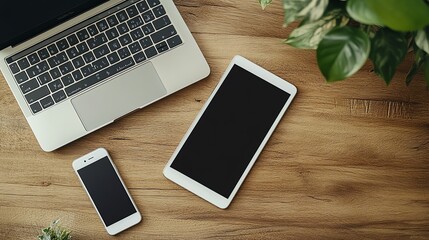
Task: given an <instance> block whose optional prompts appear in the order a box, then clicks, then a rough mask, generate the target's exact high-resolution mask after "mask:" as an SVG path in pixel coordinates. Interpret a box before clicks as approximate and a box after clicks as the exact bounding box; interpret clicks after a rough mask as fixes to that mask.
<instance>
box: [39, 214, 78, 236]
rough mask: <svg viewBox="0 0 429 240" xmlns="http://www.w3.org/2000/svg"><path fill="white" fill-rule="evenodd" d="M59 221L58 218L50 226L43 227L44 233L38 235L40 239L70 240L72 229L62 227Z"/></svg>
mask: <svg viewBox="0 0 429 240" xmlns="http://www.w3.org/2000/svg"><path fill="white" fill-rule="evenodd" d="M59 222H60V220H59V219H57V220H55V221H53V222H52V223H51V225H49V227H47V228H44V229H42V233H41V234H40V235H39V236H38V237H37V238H38V240H70V239H71V238H72V237H71V235H70V231H67V230H65V229H64V228H63V227H61V225H60V224H59Z"/></svg>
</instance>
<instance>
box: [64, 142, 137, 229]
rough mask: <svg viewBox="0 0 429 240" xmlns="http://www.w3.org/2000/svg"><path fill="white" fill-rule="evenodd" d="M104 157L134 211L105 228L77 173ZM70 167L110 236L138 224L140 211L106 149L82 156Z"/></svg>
mask: <svg viewBox="0 0 429 240" xmlns="http://www.w3.org/2000/svg"><path fill="white" fill-rule="evenodd" d="M104 157H107V158H108V159H109V161H110V164H112V166H113V169H114V170H115V172H116V175H117V176H118V178H119V180H120V181H121V183H122V186H123V187H124V189H125V191H126V193H127V195H128V197H129V198H130V200H131V203H132V204H133V206H134V208H135V209H136V212H135V213H133V214H131V215H129V216H128V217H126V218H124V219H121V220H119V221H118V222H116V223H113V224H111V225H109V226H106V224H105V222H104V220H103V218H102V217H101V214H100V212H99V211H98V209H97V206H96V205H95V203H94V201H93V200H92V197H91V195H90V194H89V192H88V190H87V189H86V186H85V183H84V182H83V181H82V178H81V177H80V175H79V173H78V170H79V169H82V168H85V167H86V166H88V165H91V164H93V163H94V162H96V161H98V160H100V159H102V158H104ZM72 165H73V169H74V171H75V173H76V175H77V176H78V178H79V181H80V183H81V184H82V186H83V188H84V189H85V192H86V194H87V195H88V197H89V199H90V200H91V203H92V205H93V206H94V208H95V210H96V211H97V214H98V216H99V217H100V219H101V222H102V223H103V225H104V228H105V229H106V231H107V232H108V233H109V234H110V235H116V234H118V233H120V232H122V231H124V230H125V229H127V228H130V227H132V226H134V225H136V224H137V223H139V222H140V221H141V219H142V217H141V214H140V211H139V210H138V208H137V206H136V204H135V203H134V200H133V198H132V197H131V195H130V193H129V192H128V189H127V187H126V186H125V184H124V181H123V180H122V178H121V175H119V172H118V169H117V168H116V166H115V164H114V163H113V161H112V158H111V157H110V155H109V153H108V152H107V150H106V149H104V148H98V149H96V150H94V151H92V152H90V153H88V154H86V155H85V156H82V157H80V158H78V159H76V160H74V161H73V164H72Z"/></svg>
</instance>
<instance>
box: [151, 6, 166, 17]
mask: <svg viewBox="0 0 429 240" xmlns="http://www.w3.org/2000/svg"><path fill="white" fill-rule="evenodd" d="M152 11H153V13H154V14H155V17H157V18H158V17H161V16H162V15H164V14H165V9H164V6H162V5H159V6H158V7H156V8H154V9H152Z"/></svg>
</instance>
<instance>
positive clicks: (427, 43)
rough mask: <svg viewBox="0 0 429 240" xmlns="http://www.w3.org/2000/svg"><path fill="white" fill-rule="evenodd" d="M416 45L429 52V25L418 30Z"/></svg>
mask: <svg viewBox="0 0 429 240" xmlns="http://www.w3.org/2000/svg"><path fill="white" fill-rule="evenodd" d="M415 41H416V45H417V46H418V47H419V48H420V49H422V50H424V51H425V52H426V53H428V54H429V27H426V28H424V29H422V30H419V31H417V34H416V38H415Z"/></svg>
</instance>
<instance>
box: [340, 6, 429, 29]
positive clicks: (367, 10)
mask: <svg viewBox="0 0 429 240" xmlns="http://www.w3.org/2000/svg"><path fill="white" fill-rule="evenodd" d="M347 12H348V13H349V15H350V16H351V17H352V18H353V19H355V20H356V21H358V22H361V23H365V24H375V25H382V26H387V27H389V28H391V29H393V30H396V31H404V32H405V31H416V30H420V29H422V28H424V27H425V26H427V25H429V5H428V4H426V3H425V2H424V1H423V0H348V2H347Z"/></svg>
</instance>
